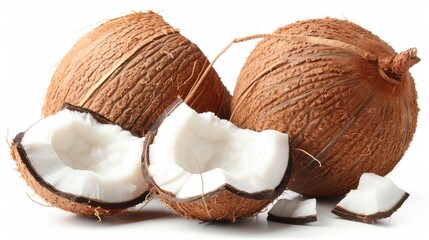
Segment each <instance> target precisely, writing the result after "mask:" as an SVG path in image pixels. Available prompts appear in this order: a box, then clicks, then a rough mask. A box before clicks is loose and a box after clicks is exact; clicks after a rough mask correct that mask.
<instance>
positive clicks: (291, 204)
mask: <svg viewBox="0 0 429 240" xmlns="http://www.w3.org/2000/svg"><path fill="white" fill-rule="evenodd" d="M267 219H268V220H269V221H273V222H280V223H289V224H305V223H310V222H315V221H317V212H316V199H315V198H312V199H306V200H290V199H280V200H278V201H277V202H276V203H275V204H274V206H273V207H272V208H271V210H270V211H269V212H268V217H267Z"/></svg>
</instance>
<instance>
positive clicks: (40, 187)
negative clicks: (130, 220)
mask: <svg viewBox="0 0 429 240" xmlns="http://www.w3.org/2000/svg"><path fill="white" fill-rule="evenodd" d="M64 108H67V109H71V110H72V109H73V110H76V111H81V112H86V111H87V110H85V109H83V108H80V107H76V106H73V105H70V104H67V105H64ZM93 114H94V113H93ZM93 116H94V118H95V119H96V120H97V121H100V123H107V124H108V123H110V122H109V120H107V119H105V118H104V117H103V116H101V115H97V114H94V115H93ZM24 135H25V132H21V133H19V134H18V135H17V136H16V137H15V138H14V139H13V142H12V145H11V156H12V158H13V159H14V160H15V162H16V165H17V170H18V172H19V173H20V174H21V175H22V177H23V178H24V180H25V181H26V183H27V184H28V186H30V187H31V188H32V189H33V190H34V192H35V193H36V194H37V195H39V196H40V197H41V198H43V199H44V200H45V201H46V202H47V203H49V204H50V205H52V206H55V207H58V208H61V209H63V210H66V211H69V212H72V213H75V214H78V215H83V216H89V217H100V216H104V215H113V214H116V213H119V212H121V211H123V210H125V209H127V208H130V207H133V206H135V205H137V204H140V203H142V202H144V201H145V200H146V197H147V195H148V194H149V192H148V191H146V192H145V193H143V194H142V195H140V196H138V197H137V198H135V199H132V200H130V201H125V202H117V203H108V202H103V201H98V200H96V199H90V198H87V197H83V196H78V195H73V194H69V193H65V192H62V191H59V190H57V189H56V188H55V187H54V186H52V185H51V184H49V183H48V182H46V181H45V180H44V179H43V178H42V177H41V176H40V175H39V174H38V173H37V172H36V171H35V169H34V167H33V166H32V164H31V160H30V159H29V157H28V155H27V153H26V152H25V149H24V147H23V146H22V144H21V141H22V139H23V138H24Z"/></svg>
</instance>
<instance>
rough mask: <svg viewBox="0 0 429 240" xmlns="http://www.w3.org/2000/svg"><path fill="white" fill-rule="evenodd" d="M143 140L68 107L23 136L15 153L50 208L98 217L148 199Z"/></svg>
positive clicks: (22, 170)
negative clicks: (142, 158) (142, 172)
mask: <svg viewBox="0 0 429 240" xmlns="http://www.w3.org/2000/svg"><path fill="white" fill-rule="evenodd" d="M143 141H144V138H138V137H135V136H133V135H132V134H131V133H130V132H128V131H124V130H122V129H121V128H120V127H119V126H118V125H114V124H112V123H111V122H109V121H108V120H107V119H105V118H103V117H102V116H100V115H98V114H96V113H94V112H91V111H88V110H86V109H82V108H77V107H74V106H70V105H68V106H67V107H66V108H64V109H63V110H62V111H60V112H58V113H56V114H54V115H52V116H49V117H47V118H44V119H42V120H40V121H39V122H37V123H36V124H34V125H33V126H31V127H30V128H29V129H28V130H27V131H25V132H22V133H20V134H18V135H17V136H16V137H15V139H14V141H13V144H12V149H11V152H12V157H13V158H14V159H15V160H16V163H17V166H18V170H19V172H20V173H21V174H22V176H23V177H24V179H25V180H26V181H27V183H28V185H29V186H30V187H31V188H33V190H34V191H35V192H36V193H37V194H38V195H39V196H41V197H42V198H43V199H45V200H46V201H47V202H48V203H49V204H51V205H53V206H56V207H59V208H61V209H64V210H67V211H70V212H73V213H76V214H79V215H86V216H97V217H99V216H102V215H110V214H114V213H117V212H119V211H121V210H124V209H127V208H129V207H132V206H134V205H137V204H139V203H141V202H143V201H144V199H145V197H146V195H147V185H146V183H145V182H144V181H143V179H142V177H141V154H142V151H143Z"/></svg>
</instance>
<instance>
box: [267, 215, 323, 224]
mask: <svg viewBox="0 0 429 240" xmlns="http://www.w3.org/2000/svg"><path fill="white" fill-rule="evenodd" d="M267 220H268V221H272V222H278V223H287V224H296V225H301V224H306V223H311V222H316V221H317V216H316V215H309V216H303V217H296V218H293V217H280V216H277V215H274V214H270V213H268V217H267Z"/></svg>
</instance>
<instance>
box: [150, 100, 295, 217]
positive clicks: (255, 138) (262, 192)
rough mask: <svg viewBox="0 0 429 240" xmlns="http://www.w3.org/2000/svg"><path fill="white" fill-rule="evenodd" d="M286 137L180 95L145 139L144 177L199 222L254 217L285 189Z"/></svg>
mask: <svg viewBox="0 0 429 240" xmlns="http://www.w3.org/2000/svg"><path fill="white" fill-rule="evenodd" d="M288 156H289V149H288V136H287V135H286V134H283V133H280V132H277V131H274V130H267V131H263V132H260V133H258V132H255V131H251V130H246V129H240V128H238V127H236V126H234V125H233V124H232V123H230V122H229V121H227V120H221V119H219V118H218V117H216V116H215V115H214V114H213V113H211V112H205V113H201V114H198V113H197V112H195V111H194V110H193V109H191V108H190V107H189V106H188V105H187V104H185V103H183V102H182V100H180V99H178V100H177V101H176V102H174V103H173V104H172V105H171V106H170V108H169V109H168V110H167V111H165V112H164V114H163V115H162V116H161V118H160V119H159V120H158V121H157V122H156V124H155V125H154V126H153V128H152V129H151V130H150V131H149V133H148V135H147V136H146V140H145V149H144V158H143V161H144V164H143V176H144V177H145V179H146V181H147V182H148V184H149V186H150V188H152V190H151V191H153V192H154V193H155V194H156V195H157V196H158V197H159V198H160V199H161V200H162V202H163V203H164V204H165V205H167V206H168V207H169V208H171V209H172V210H173V211H175V212H176V213H178V214H180V215H182V216H184V217H186V218H192V219H198V220H201V221H231V222H234V221H236V220H237V219H240V218H244V217H248V216H252V215H254V214H256V213H258V212H259V211H261V209H263V208H264V207H265V206H266V205H268V204H269V203H271V202H272V201H273V200H274V199H275V198H277V197H278V196H279V194H280V193H282V192H283V190H284V189H285V187H286V183H287V181H288V179H289V175H290V171H291V165H290V164H289V162H288Z"/></svg>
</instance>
